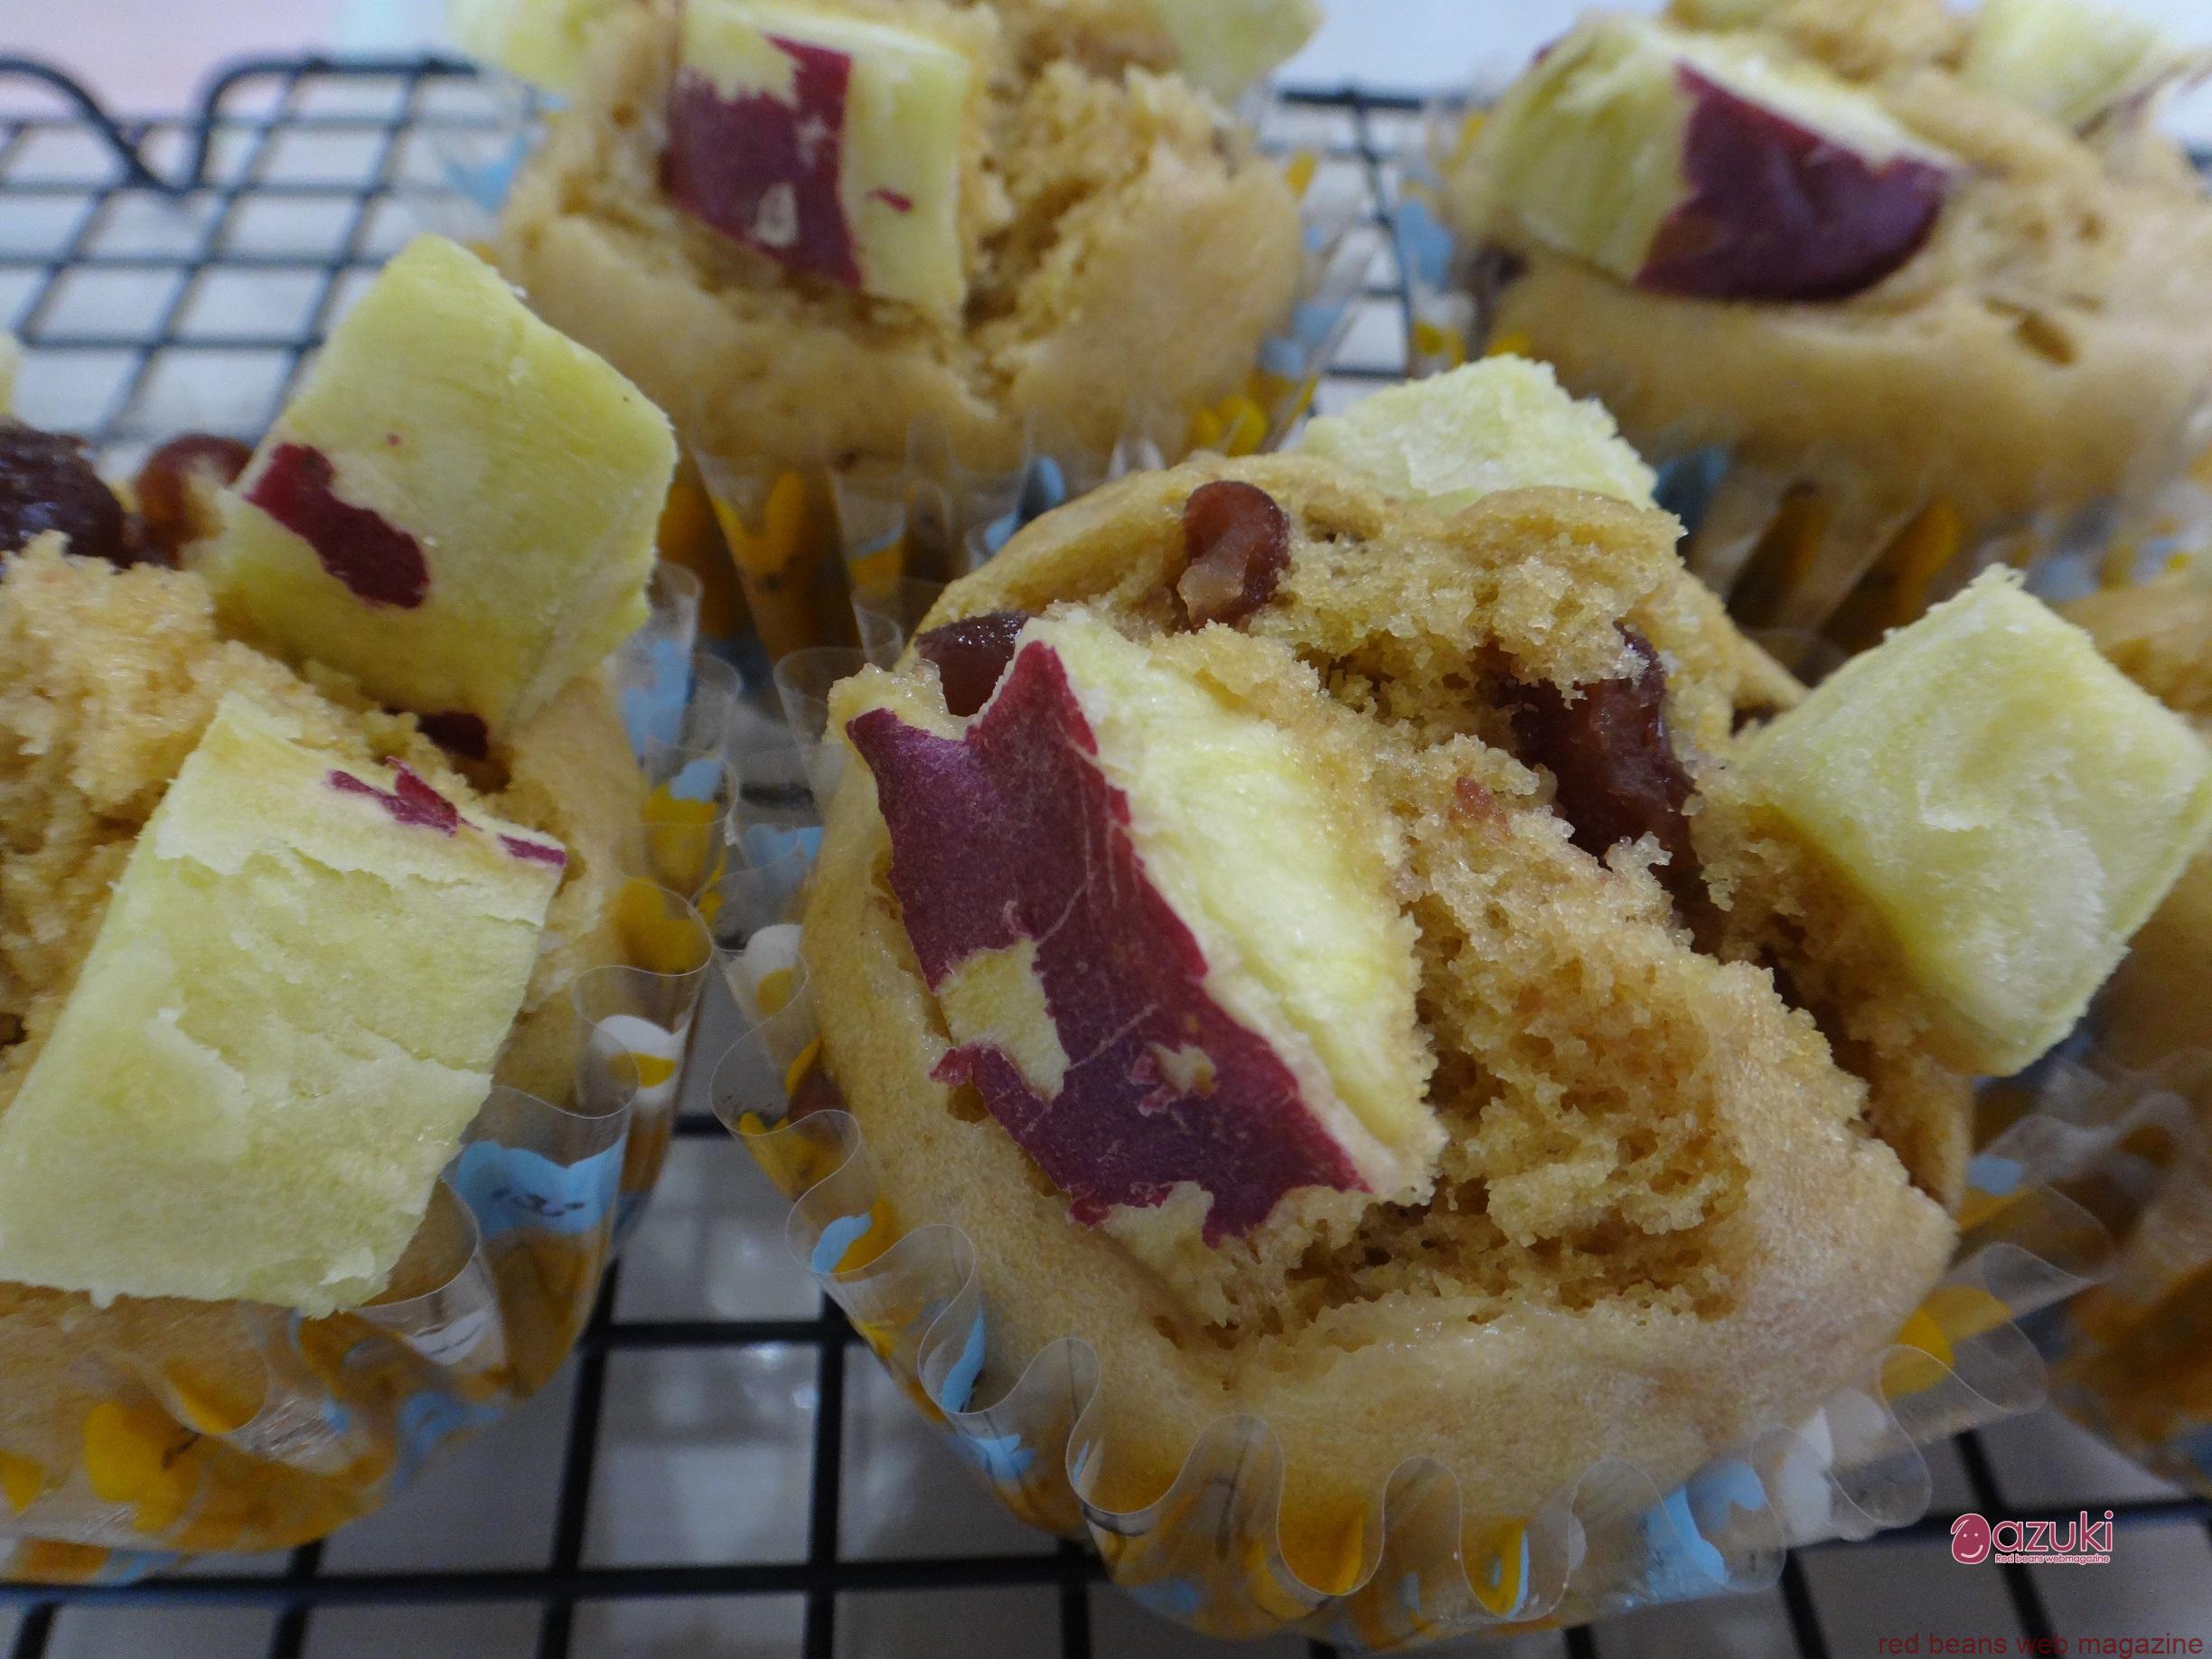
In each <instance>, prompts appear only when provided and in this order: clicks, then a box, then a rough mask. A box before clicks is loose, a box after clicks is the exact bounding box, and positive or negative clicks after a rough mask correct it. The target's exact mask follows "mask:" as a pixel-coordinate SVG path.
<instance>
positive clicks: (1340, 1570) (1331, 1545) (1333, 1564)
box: [1251, 1509, 1367, 1596]
mask: <svg viewBox="0 0 2212 1659" xmlns="http://www.w3.org/2000/svg"><path fill="white" fill-rule="evenodd" d="M1279 1539H1280V1542H1281V1546H1282V1557H1283V1563H1284V1565H1286V1566H1287V1567H1289V1569H1290V1570H1291V1571H1292V1572H1294V1573H1296V1574H1297V1575H1298V1577H1299V1578H1300V1579H1303V1580H1305V1582H1306V1583H1308V1584H1309V1585H1311V1586H1312V1587H1313V1588H1314V1589H1317V1590H1319V1591H1320V1592H1321V1593H1322V1594H1323V1595H1325V1596H1342V1595H1344V1594H1345V1593H1346V1592H1347V1591H1349V1590H1350V1589H1352V1587H1353V1586H1354V1585H1355V1584H1357V1583H1358V1582H1359V1580H1360V1569H1361V1568H1363V1567H1364V1566H1365V1565H1366V1561H1365V1557H1366V1550H1367V1517H1366V1514H1365V1512H1364V1511H1363V1510H1357V1509H1352V1510H1345V1511H1342V1512H1340V1513H1338V1514H1335V1515H1329V1516H1320V1517H1316V1518H1315V1519H1312V1520H1310V1521H1303V1522H1301V1523H1296V1524H1293V1523H1282V1524H1281V1525H1280V1527H1279ZM1257 1542H1258V1543H1259V1549H1258V1551H1257V1558H1256V1559H1255V1560H1254V1561H1252V1562H1251V1569H1252V1574H1251V1576H1252V1579H1253V1581H1254V1583H1255V1585H1257V1584H1258V1583H1259V1582H1260V1581H1261V1577H1262V1575H1264V1576H1265V1577H1266V1578H1268V1579H1272V1577H1273V1572H1272V1570H1271V1563H1270V1552H1269V1551H1268V1550H1267V1548H1266V1544H1265V1542H1264V1540H1261V1541H1257Z"/></svg>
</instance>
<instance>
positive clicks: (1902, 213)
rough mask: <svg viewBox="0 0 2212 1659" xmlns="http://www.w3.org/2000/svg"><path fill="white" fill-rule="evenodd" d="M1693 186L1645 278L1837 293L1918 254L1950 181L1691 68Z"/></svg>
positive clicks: (1656, 284) (1684, 80)
mask: <svg viewBox="0 0 2212 1659" xmlns="http://www.w3.org/2000/svg"><path fill="white" fill-rule="evenodd" d="M1674 72H1675V78H1676V81H1677V84H1678V85H1679V86H1680V87H1681V89H1682V93H1683V95H1684V96H1685V97H1686V98H1689V99H1690V100H1691V115H1690V120H1689V124H1688V126H1687V127H1686V128H1685V129H1684V131H1683V134H1682V174H1683V178H1684V181H1685V183H1686V184H1687V187H1688V192H1689V193H1688V195H1687V196H1686V197H1685V198H1684V200H1683V201H1682V205H1681V206H1680V207H1678V208H1676V209H1675V210H1674V211H1673V213H1672V214H1670V215H1669V216H1668V217H1667V219H1666V220H1665V222H1664V224H1662V225H1661V227H1660V230H1659V233H1658V235H1657V236H1656V237H1654V239H1653V241H1652V246H1651V248H1650V249H1649V250H1648V252H1647V253H1646V255H1645V262H1644V267H1643V269H1641V270H1640V271H1638V272H1637V273H1636V286H1638V287H1641V288H1649V289H1653V290H1654V291H1656V292H1660V293H1665V294H1680V295H1686V296H1689V297H1691V298H1695V299H1716V300H1766V301H1777V302H1779V301H1792V300H1832V299H1842V298H1846V297H1848V296H1849V295H1853V294H1857V293H1861V292H1862V291H1863V290H1865V289H1867V288H1870V287H1872V286H1874V285H1875V284H1876V283H1878V282H1879V281H1880V280H1881V279H1882V278H1883V277H1887V276H1889V273H1890V272H1892V271H1894V270H1896V269H1897V268H1898V267H1899V266H1901V265H1903V264H1904V263H1905V262H1906V260H1907V259H1909V258H1912V256H1913V255H1914V254H1916V253H1917V252H1918V251H1919V249H1920V247H1921V245H1922V244H1923V243H1924V242H1926V240H1927V237H1928V232H1929V230H1931V229H1933V228H1934V226H1935V215H1936V214H1937V213H1938V212H1940V211H1942V209H1943V204H1944V198H1945V194H1946V193H1947V192H1948V191H1949V189H1950V185H1951V173H1950V172H1949V171H1948V170H1947V169H1945V168H1944V167H1942V166H1939V165H1936V164H1934V163H1932V162H1928V161H1925V160H1922V159H1920V158H1918V157H1917V156H1897V157H1894V158H1892V159H1891V160H1889V161H1886V162H1882V163H1879V164H1876V163H1871V162H1870V161H1869V160H1868V159H1867V158H1866V157H1865V156H1863V155H1859V154H1857V153H1856V152H1855V151H1852V150H1850V149H1847V148H1845V147H1844V146H1843V145H1839V144H1836V143H1834V142H1833V141H1832V140H1830V139H1828V138H1825V137H1823V136H1821V135H1820V134H1819V133H1817V132H1814V131H1812V130H1811V129H1809V128H1807V127H1801V126H1799V125H1798V124H1797V123H1796V122H1795V121H1792V120H1790V119H1789V118H1788V117H1786V116H1782V115H1777V114H1776V112H1775V111H1773V110H1771V109H1767V108H1763V107H1762V106H1760V105H1758V104H1755V103H1753V102H1751V101H1750V100H1749V99H1748V98H1742V97H1740V96H1739V95H1738V94H1736V93H1734V92H1731V91H1729V89H1727V88H1726V87H1723V86H1721V85H1720V84H1719V83H1718V82H1717V81H1714V80H1711V79H1710V78H1709V77H1707V76H1705V75H1702V74H1701V73H1699V72H1698V71H1697V70H1693V69H1692V68H1690V67H1689V66H1688V65H1686V64H1684V65H1680V66H1678V67H1677V68H1676V70H1675V71H1674Z"/></svg>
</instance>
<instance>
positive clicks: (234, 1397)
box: [161, 1360, 261, 1434]
mask: <svg viewBox="0 0 2212 1659" xmlns="http://www.w3.org/2000/svg"><path fill="white" fill-rule="evenodd" d="M161 1375H162V1381H163V1382H164V1383H165V1384H167V1386H168V1389H169V1393H170V1403H171V1404H172V1405H173V1406H174V1407H175V1408H176V1409H177V1410H178V1411H180V1412H182V1413H183V1420H184V1422H185V1424H186V1426H187V1427H189V1428H192V1429H198V1430H199V1431H200V1432H201V1433H202V1434H236V1433H237V1432H238V1431H239V1429H243V1428H244V1427H245V1426H246V1425H247V1424H248V1423H249V1422H251V1421H253V1420H254V1417H255V1415H256V1414H257V1413H258V1411H260V1409H261V1401H259V1400H258V1398H249V1397H248V1395H247V1394H245V1393H241V1392H239V1389H238V1388H237V1387H236V1385H235V1384H232V1385H229V1386H226V1383H225V1382H224V1380H223V1379H222V1378H220V1377H217V1376H214V1375H211V1374H202V1373H199V1372H197V1371H194V1370H193V1369H192V1368H190V1367H188V1366H186V1365H183V1364H180V1363H179V1362H177V1361H174V1360H173V1361H171V1362H170V1363H169V1364H165V1365H164V1366H163V1367H162V1373H161Z"/></svg>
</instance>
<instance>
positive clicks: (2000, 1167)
mask: <svg viewBox="0 0 2212 1659" xmlns="http://www.w3.org/2000/svg"><path fill="white" fill-rule="evenodd" d="M2026 1173H2027V1171H2026V1170H2025V1169H2024V1168H2023V1167H2021V1166H2020V1164H2018V1163H2016V1162H2015V1161H2014V1160H2013V1159H2011V1158H2002V1157H2000V1156H1999V1155H1998V1154H1996V1153H1994V1152H1984V1153H1982V1155H1981V1156H1980V1157H1978V1158H1975V1159H1974V1160H1973V1163H1971V1164H1969V1165H1967V1166H1966V1185H1967V1186H1972V1187H1976V1188H1979V1189H1980V1190H1981V1191H1982V1192H1985V1193H1987V1194H1988V1195H1990V1196H1991V1197H1992V1198H2009V1197H2010V1196H2011V1195H2013V1194H2014V1193H2016V1192H2018V1191H2019V1190H2020V1177H2021V1176H2024V1175H2025V1174H2026Z"/></svg>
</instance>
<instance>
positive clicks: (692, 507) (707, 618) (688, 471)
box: [654, 451, 746, 640]
mask: <svg viewBox="0 0 2212 1659" xmlns="http://www.w3.org/2000/svg"><path fill="white" fill-rule="evenodd" d="M654 540H655V543H656V545H657V546H658V547H659V548H660V549H661V558H665V559H667V560H668V561H669V563H670V564H671V565H680V566H682V567H684V568H685V569H686V570H689V572H690V573H691V574H692V575H693V576H697V577H698V579H699V616H698V625H699V632H700V633H702V634H704V635H705V636H706V637H707V638H708V639H710V640H726V639H732V638H735V637H736V635H737V634H740V633H744V632H745V622H746V614H745V594H744V593H743V591H742V590H740V588H739V587H738V586H737V569H736V565H735V564H734V563H733V562H732V560H731V558H730V550H729V547H728V544H727V543H726V542H725V541H724V540H723V539H722V525H721V520H720V518H719V517H718V515H717V513H716V511H715V507H714V500H713V498H712V497H711V496H709V495H708V493H707V484H706V481H705V480H704V479H702V478H701V477H700V476H699V470H698V462H696V461H694V460H693V459H692V458H691V456H690V454H689V452H688V451H687V452H686V453H685V454H684V455H683V457H682V458H681V459H680V461H679V462H678V463H677V464H676V476H675V477H674V478H673V479H671V480H670V483H669V492H668V500H667V501H665V502H663V503H662V504H661V525H660V529H659V530H658V531H657V532H656V533H655V537H654Z"/></svg>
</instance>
